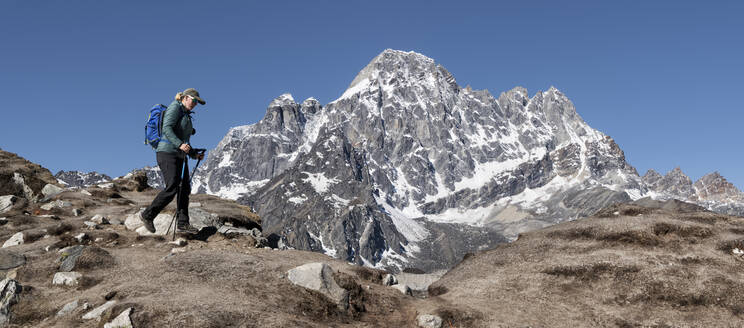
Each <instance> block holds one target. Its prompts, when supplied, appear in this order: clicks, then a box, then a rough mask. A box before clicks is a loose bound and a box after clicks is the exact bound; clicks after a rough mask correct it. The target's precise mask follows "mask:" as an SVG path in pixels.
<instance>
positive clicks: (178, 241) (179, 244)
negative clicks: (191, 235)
mask: <svg viewBox="0 0 744 328" xmlns="http://www.w3.org/2000/svg"><path fill="white" fill-rule="evenodd" d="M168 243H169V244H172V245H176V246H177V247H184V246H186V245H187V244H188V242H187V241H186V239H183V238H178V239H176V240H174V241H171V242H168Z"/></svg>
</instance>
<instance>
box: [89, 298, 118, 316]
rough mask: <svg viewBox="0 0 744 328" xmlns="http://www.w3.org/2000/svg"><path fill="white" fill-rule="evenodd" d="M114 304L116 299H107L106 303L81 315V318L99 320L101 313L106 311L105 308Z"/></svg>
mask: <svg viewBox="0 0 744 328" xmlns="http://www.w3.org/2000/svg"><path fill="white" fill-rule="evenodd" d="M115 304H116V301H108V302H106V303H103V305H101V306H99V307H97V308H95V309H93V310H92V311H90V312H88V313H86V314H85V315H83V320H92V319H96V320H101V315H103V313H104V312H106V310H108V309H110V308H112V307H113V306H114V305H115Z"/></svg>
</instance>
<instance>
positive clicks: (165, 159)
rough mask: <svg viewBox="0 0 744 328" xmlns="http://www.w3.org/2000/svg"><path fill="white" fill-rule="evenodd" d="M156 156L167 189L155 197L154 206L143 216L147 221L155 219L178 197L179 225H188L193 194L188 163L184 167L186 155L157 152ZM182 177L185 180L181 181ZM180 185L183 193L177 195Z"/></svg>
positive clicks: (147, 209) (143, 213)
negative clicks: (190, 196) (190, 201)
mask: <svg viewBox="0 0 744 328" xmlns="http://www.w3.org/2000/svg"><path fill="white" fill-rule="evenodd" d="M156 156H157V160H158V166H159V167H160V173H161V174H162V175H163V181H165V189H163V191H161V192H160V193H159V194H158V195H157V196H155V199H153V200H152V204H150V206H148V207H147V208H146V209H145V211H144V212H142V216H143V217H144V218H145V219H147V220H152V219H154V218H155V217H156V216H158V214H159V213H160V211H162V210H163V209H164V208H165V207H166V206H167V205H168V204H169V203H170V202H171V201H172V200H173V197H177V199H178V202H177V204H178V208H179V211H178V216H177V222H178V224H179V225H183V224H187V223H189V195H190V194H191V186H189V167H188V165H189V164H188V161H186V166H185V167H184V161H185V159H184V156H185V155H184V153H182V152H178V153H169V152H157V153H156ZM182 170H183V171H182ZM182 175H183V179H181V176H182ZM179 184H180V185H181V192H180V195H176V194H177V193H178V185H179Z"/></svg>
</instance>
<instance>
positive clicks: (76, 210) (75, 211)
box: [72, 208, 83, 216]
mask: <svg viewBox="0 0 744 328" xmlns="http://www.w3.org/2000/svg"><path fill="white" fill-rule="evenodd" d="M81 214H83V210H81V209H79V208H73V209H72V215H74V216H80V215H81Z"/></svg>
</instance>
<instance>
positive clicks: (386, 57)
mask: <svg viewBox="0 0 744 328" xmlns="http://www.w3.org/2000/svg"><path fill="white" fill-rule="evenodd" d="M401 88H403V89H408V90H409V92H418V93H420V92H424V93H426V94H429V93H453V92H454V93H456V92H458V91H459V89H460V87H459V86H458V85H457V83H456V81H455V78H454V77H453V76H452V74H450V73H449V72H448V71H447V70H446V69H444V67H442V66H441V65H438V64H436V63H435V62H434V60H433V59H431V58H429V57H426V56H424V55H422V54H419V53H416V52H413V51H409V52H404V51H399V50H392V49H387V50H385V51H383V52H382V53H381V54H379V55H377V57H375V58H374V59H372V61H370V63H369V64H367V66H366V67H364V69H362V70H361V71H360V72H359V74H357V76H356V77H355V78H354V80H352V82H351V84H350V85H349V87H348V88H347V90H346V91H345V92H344V94H343V95H342V96H341V97H340V98H339V99H344V98H349V97H352V96H355V95H357V96H359V95H362V94H363V93H365V91H367V92H370V93H373V92H378V93H391V92H392V91H394V90H400V89H401Z"/></svg>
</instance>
